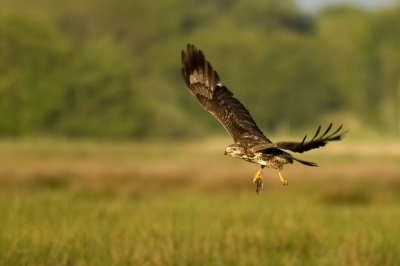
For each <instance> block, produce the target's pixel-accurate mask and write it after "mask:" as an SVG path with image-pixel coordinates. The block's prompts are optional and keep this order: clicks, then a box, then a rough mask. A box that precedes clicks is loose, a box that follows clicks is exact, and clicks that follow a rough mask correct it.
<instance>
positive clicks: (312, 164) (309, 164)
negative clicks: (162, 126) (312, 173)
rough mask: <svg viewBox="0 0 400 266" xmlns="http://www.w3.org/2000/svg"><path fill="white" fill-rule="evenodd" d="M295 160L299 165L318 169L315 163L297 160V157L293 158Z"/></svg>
mask: <svg viewBox="0 0 400 266" xmlns="http://www.w3.org/2000/svg"><path fill="white" fill-rule="evenodd" d="M293 159H294V160H296V161H298V162H299V163H302V164H305V165H308V166H313V167H318V164H316V163H313V162H307V161H303V160H300V159H297V158H295V157H293Z"/></svg>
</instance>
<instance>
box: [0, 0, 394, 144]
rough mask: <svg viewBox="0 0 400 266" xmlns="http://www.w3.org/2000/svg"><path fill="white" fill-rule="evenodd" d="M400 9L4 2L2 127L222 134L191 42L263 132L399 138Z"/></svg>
mask: <svg viewBox="0 0 400 266" xmlns="http://www.w3.org/2000/svg"><path fill="white" fill-rule="evenodd" d="M399 17H400V6H398V5H397V6H393V7H391V8H388V9H384V10H378V11H373V12H372V11H365V10H361V9H357V8H353V7H335V8H333V7H332V8H327V9H325V10H323V11H321V12H319V13H318V14H314V15H305V14H302V13H300V12H299V10H298V9H297V8H296V5H295V3H294V2H293V1H290V0H285V1H281V0H268V1H256V0H249V1H247V2H243V1H239V0H206V1H200V0H189V1H184V0H171V1H161V0H154V1H133V0H98V1H93V0H87V1H78V0H69V1H67V0H57V1H56V0H38V1H28V0H3V1H2V2H1V3H0V114H1V115H0V135H2V136H43V135H44V136H48V135H51V136H63V137H65V136H67V137H98V138H183V137H190V136H196V137H198V136H205V135H207V134H210V133H213V134H225V133H224V129H223V128H222V127H221V126H220V125H219V124H218V122H217V121H215V120H214V118H213V117H212V116H211V115H209V114H206V113H205V112H204V110H203V109H202V107H201V106H199V104H198V103H197V101H196V100H195V99H194V98H193V97H192V96H191V95H190V94H189V93H188V92H187V90H186V89H185V87H184V84H183V82H182V81H181V77H180V50H182V49H184V48H185V46H186V43H188V42H191V43H195V44H196V45H197V46H198V47H199V48H200V49H202V50H203V51H204V52H205V54H206V56H207V58H208V59H209V60H210V62H211V63H212V65H213V66H214V68H215V69H217V70H218V72H219V74H220V76H221V78H222V82H223V83H224V84H225V85H226V86H227V87H228V88H229V89H230V90H232V91H233V92H234V94H235V95H236V96H237V97H238V98H239V99H240V100H241V101H242V102H243V103H244V104H245V106H246V107H247V108H248V109H249V111H250V112H251V113H252V115H253V116H254V118H255V120H256V121H257V122H258V125H259V126H260V127H261V128H262V129H263V130H264V131H265V132H266V133H270V132H288V131H289V130H290V131H291V132H293V131H294V130H300V129H304V128H306V129H308V128H309V127H311V126H313V127H314V126H315V125H316V124H318V123H324V124H327V122H330V121H334V122H337V123H345V124H346V127H348V128H351V129H352V131H353V132H357V131H360V132H361V131H364V130H367V131H373V132H374V131H375V132H379V133H380V134H386V135H391V136H395V135H398V134H399V113H400V109H399V108H400V107H399V106H400V102H399V101H400V100H399V99H400V96H399V95H400V19H399ZM267 135H268V134H267Z"/></svg>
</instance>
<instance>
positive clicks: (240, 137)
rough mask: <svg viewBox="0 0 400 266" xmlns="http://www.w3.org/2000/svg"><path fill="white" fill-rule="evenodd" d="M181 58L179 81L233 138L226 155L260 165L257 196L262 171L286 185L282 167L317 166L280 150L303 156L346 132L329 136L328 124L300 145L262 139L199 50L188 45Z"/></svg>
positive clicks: (248, 114)
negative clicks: (269, 170) (296, 164)
mask: <svg viewBox="0 0 400 266" xmlns="http://www.w3.org/2000/svg"><path fill="white" fill-rule="evenodd" d="M181 58H182V78H183V80H184V81H185V84H186V86H187V87H188V89H189V91H190V92H191V93H192V94H193V95H194V96H196V98H197V100H198V101H199V103H200V104H201V105H202V106H203V107H204V108H205V109H206V110H207V111H209V112H210V113H211V114H212V115H214V117H215V118H216V119H217V120H218V121H219V122H220V123H221V124H222V125H223V126H224V128H225V129H226V131H227V132H228V133H229V134H230V135H231V137H232V138H233V141H234V143H233V144H231V145H229V146H228V147H226V149H225V155H230V156H232V157H234V158H239V159H243V160H245V161H247V162H251V163H256V164H260V165H261V168H260V169H259V170H258V171H257V173H256V174H255V176H254V178H253V183H256V192H257V194H259V193H260V191H261V190H262V189H263V181H262V177H261V172H262V170H263V169H264V167H268V168H272V169H275V170H277V171H278V175H279V178H280V181H281V182H282V184H283V185H285V186H287V184H288V181H287V180H286V179H285V178H284V177H283V176H282V174H281V171H282V170H283V165H284V164H288V163H290V164H293V162H294V161H297V162H299V163H302V164H305V165H308V166H318V165H317V164H316V163H313V162H307V161H304V160H301V159H298V158H296V157H294V156H292V155H291V154H290V153H288V152H286V151H283V150H289V151H292V152H298V153H303V152H305V151H309V150H311V149H315V148H319V147H323V146H325V145H326V144H327V143H328V142H330V141H337V140H341V139H342V138H343V137H344V134H345V133H346V132H347V131H345V132H340V130H341V128H342V126H340V127H339V128H338V129H337V130H335V131H334V132H333V133H330V130H331V128H332V123H331V124H330V125H329V126H328V128H327V129H326V131H325V133H324V134H322V135H319V133H320V130H321V126H319V128H318V130H317V133H316V134H315V136H314V137H313V138H312V139H311V140H310V141H306V137H307V135H306V136H305V137H304V138H303V140H302V141H300V142H292V141H280V142H272V141H271V140H269V139H268V138H267V137H265V136H264V134H263V133H262V132H261V130H260V129H259V128H258V127H257V125H256V123H255V122H254V120H253V118H252V117H251V115H250V113H249V112H248V111H247V110H246V108H245V107H244V106H243V105H242V104H241V103H240V102H239V101H238V100H237V99H236V98H234V97H233V94H232V92H230V91H229V90H228V89H227V88H226V87H225V86H223V85H222V83H221V81H220V78H219V76H218V74H217V72H216V71H215V70H214V69H213V68H212V67H211V65H210V63H209V62H208V61H207V60H206V58H205V56H204V54H203V52H202V51H201V50H199V49H197V48H196V46H195V45H193V44H188V45H187V48H186V51H182V54H181Z"/></svg>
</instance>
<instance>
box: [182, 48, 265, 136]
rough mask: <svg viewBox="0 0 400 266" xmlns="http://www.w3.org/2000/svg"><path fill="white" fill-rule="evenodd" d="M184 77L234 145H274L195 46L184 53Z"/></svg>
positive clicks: (187, 84) (190, 88)
mask: <svg viewBox="0 0 400 266" xmlns="http://www.w3.org/2000/svg"><path fill="white" fill-rule="evenodd" d="M182 78H183V80H184V81H185V83H186V86H187V87H188V88H189V91H190V92H191V93H192V94H193V95H195V96H196V98H197V100H198V101H199V102H200V104H201V105H202V106H203V107H204V108H205V109H206V110H207V111H209V112H210V113H211V114H213V115H214V117H215V118H216V119H218V121H219V122H220V123H221V124H222V125H223V126H224V128H225V129H226V131H228V133H229V134H230V135H231V137H232V138H233V140H234V141H235V143H236V142H238V141H240V140H241V139H243V138H246V139H253V140H255V141H257V142H262V143H271V141H270V140H268V139H267V138H266V137H265V136H264V134H263V133H262V132H261V130H260V129H259V128H258V127H257V125H256V122H254V120H253V118H252V117H251V115H250V113H249V112H248V111H247V110H246V108H245V107H244V106H243V105H242V104H241V103H240V102H239V101H238V100H237V99H235V98H234V97H233V93H232V92H230V91H229V90H228V89H227V88H226V87H225V86H222V84H221V81H220V79H219V76H218V74H217V72H216V71H215V70H214V69H213V68H212V67H211V65H210V63H209V62H208V61H207V60H206V59H205V57H204V54H203V52H202V51H201V50H199V49H197V48H196V46H194V45H193V44H188V45H187V49H186V52H185V51H182Z"/></svg>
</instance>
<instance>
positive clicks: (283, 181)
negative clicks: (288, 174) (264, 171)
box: [278, 170, 289, 186]
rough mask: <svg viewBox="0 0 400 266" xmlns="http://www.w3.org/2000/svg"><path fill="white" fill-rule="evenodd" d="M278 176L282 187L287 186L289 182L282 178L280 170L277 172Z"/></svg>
mask: <svg viewBox="0 0 400 266" xmlns="http://www.w3.org/2000/svg"><path fill="white" fill-rule="evenodd" d="M278 174H279V179H280V180H281V182H282V184H283V185H284V186H287V185H288V183H289V182H288V181H287V180H286V179H285V178H283V176H282V174H281V171H280V170H278Z"/></svg>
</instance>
